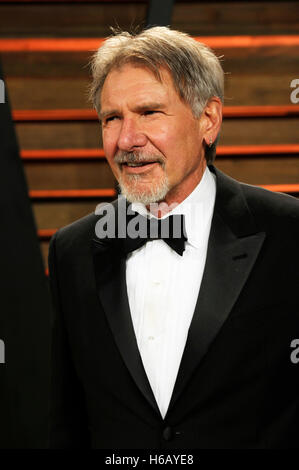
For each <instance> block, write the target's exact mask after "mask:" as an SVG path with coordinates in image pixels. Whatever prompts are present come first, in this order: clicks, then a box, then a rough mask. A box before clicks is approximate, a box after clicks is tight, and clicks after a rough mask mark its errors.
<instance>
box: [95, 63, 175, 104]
mask: <svg viewBox="0 0 299 470" xmlns="http://www.w3.org/2000/svg"><path fill="white" fill-rule="evenodd" d="M159 75H160V78H161V79H159V77H158V76H156V74H155V73H154V71H152V70H150V69H149V68H146V67H144V66H139V65H135V64H125V65H122V66H121V67H119V68H114V69H112V70H111V71H110V72H109V74H108V75H107V77H106V80H105V82H104V85H103V88H102V93H101V107H102V106H110V105H111V104H114V101H118V100H124V99H133V100H134V99H138V100H140V99H149V100H152V99H153V97H155V98H159V99H163V100H169V99H174V98H175V95H176V97H177V98H178V94H177V92H176V90H175V88H174V84H173V80H172V77H171V74H170V72H169V71H168V70H167V69H165V68H160V69H159Z"/></svg>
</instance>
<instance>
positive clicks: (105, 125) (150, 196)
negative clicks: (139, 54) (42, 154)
mask: <svg viewBox="0 0 299 470" xmlns="http://www.w3.org/2000/svg"><path fill="white" fill-rule="evenodd" d="M161 77H162V82H160V81H158V80H157V79H156V77H155V76H154V74H153V73H152V72H151V71H150V70H148V69H146V68H144V67H139V66H138V67H137V66H134V65H131V64H128V65H125V66H123V67H121V68H120V69H114V70H112V71H111V72H110V73H109V74H108V76H107V78H106V80H105V83H104V86H103V89H102V93H101V113H100V118H101V120H102V132H103V145H104V151H105V155H106V158H107V160H108V162H109V164H110V166H111V169H112V171H113V173H114V175H115V177H116V179H117V180H118V182H119V184H120V187H121V190H122V193H123V194H124V195H125V196H126V197H127V199H128V200H129V201H130V202H142V203H143V204H149V203H151V202H158V201H165V202H166V203H167V204H172V203H174V202H176V203H180V202H181V201H183V200H184V199H185V198H186V197H187V196H188V195H189V194H190V193H191V192H192V191H193V189H194V188H195V186H196V185H197V184H198V183H199V181H200V179H201V176H202V174H203V171H204V169H205V166H206V163H205V158H204V148H203V133H204V129H203V126H202V120H201V119H196V118H195V117H194V116H193V114H192V111H191V109H190V107H189V105H187V104H186V103H184V102H183V101H182V100H181V98H180V97H179V95H178V94H177V92H176V90H175V88H174V86H173V82H172V78H171V76H170V73H169V72H168V71H167V70H165V69H163V70H161ZM132 165H134V166H132ZM136 165H138V166H136Z"/></svg>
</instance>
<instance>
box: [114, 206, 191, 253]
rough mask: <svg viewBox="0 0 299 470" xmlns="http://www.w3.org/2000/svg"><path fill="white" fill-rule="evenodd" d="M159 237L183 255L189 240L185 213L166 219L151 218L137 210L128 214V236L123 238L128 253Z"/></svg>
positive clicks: (125, 250)
mask: <svg viewBox="0 0 299 470" xmlns="http://www.w3.org/2000/svg"><path fill="white" fill-rule="evenodd" d="M133 219H134V220H133ZM132 223H133V225H132V226H130V224H132ZM137 233H138V236H137V237H136V234H137ZM135 237H136V238H135ZM158 239H161V240H164V241H165V242H166V243H167V244H168V245H169V246H170V247H171V248H172V249H173V250H175V251H176V252H177V253H178V254H179V255H180V256H183V252H184V250H185V242H186V241H187V236H186V230H185V218H184V215H182V214H174V215H170V216H169V217H166V218H165V219H156V218H150V219H149V218H147V217H144V216H142V215H141V214H138V213H137V212H135V213H134V214H130V215H129V216H128V220H127V237H126V238H125V239H123V251H124V253H125V254H126V255H127V254H128V253H131V252H132V251H134V250H137V249H138V248H140V247H142V246H143V245H144V244H145V243H146V242H148V241H152V240H158Z"/></svg>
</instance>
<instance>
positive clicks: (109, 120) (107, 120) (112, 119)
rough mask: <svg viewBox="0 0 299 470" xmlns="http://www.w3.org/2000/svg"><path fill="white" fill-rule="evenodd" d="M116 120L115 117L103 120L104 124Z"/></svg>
mask: <svg viewBox="0 0 299 470" xmlns="http://www.w3.org/2000/svg"><path fill="white" fill-rule="evenodd" d="M115 119H117V116H109V117H107V118H106V119H105V123H106V124H107V123H108V122H111V121H114V120H115Z"/></svg>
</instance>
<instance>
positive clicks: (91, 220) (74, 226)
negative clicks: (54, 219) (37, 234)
mask: <svg viewBox="0 0 299 470" xmlns="http://www.w3.org/2000/svg"><path fill="white" fill-rule="evenodd" d="M116 204H117V200H115V201H113V202H111V203H110V202H107V203H103V204H100V205H99V206H97V210H96V211H95V212H92V213H90V214H88V215H86V216H84V217H82V218H80V219H77V220H75V221H74V222H72V223H71V224H68V225H66V226H65V227H62V228H60V229H59V230H58V231H57V232H56V233H55V234H54V235H53V237H52V238H51V241H50V250H51V249H52V246H53V245H54V244H55V245H56V247H57V248H58V247H59V251H60V253H64V254H66V253H70V252H74V250H75V251H76V253H78V252H80V251H82V250H84V249H85V248H86V247H89V246H90V242H91V240H92V239H93V238H94V237H95V227H96V223H97V221H98V220H99V218H100V217H101V215H102V213H103V208H104V207H105V206H106V207H108V206H110V207H111V205H112V206H113V207H116ZM99 207H100V208H101V211H99V210H98V209H99Z"/></svg>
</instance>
